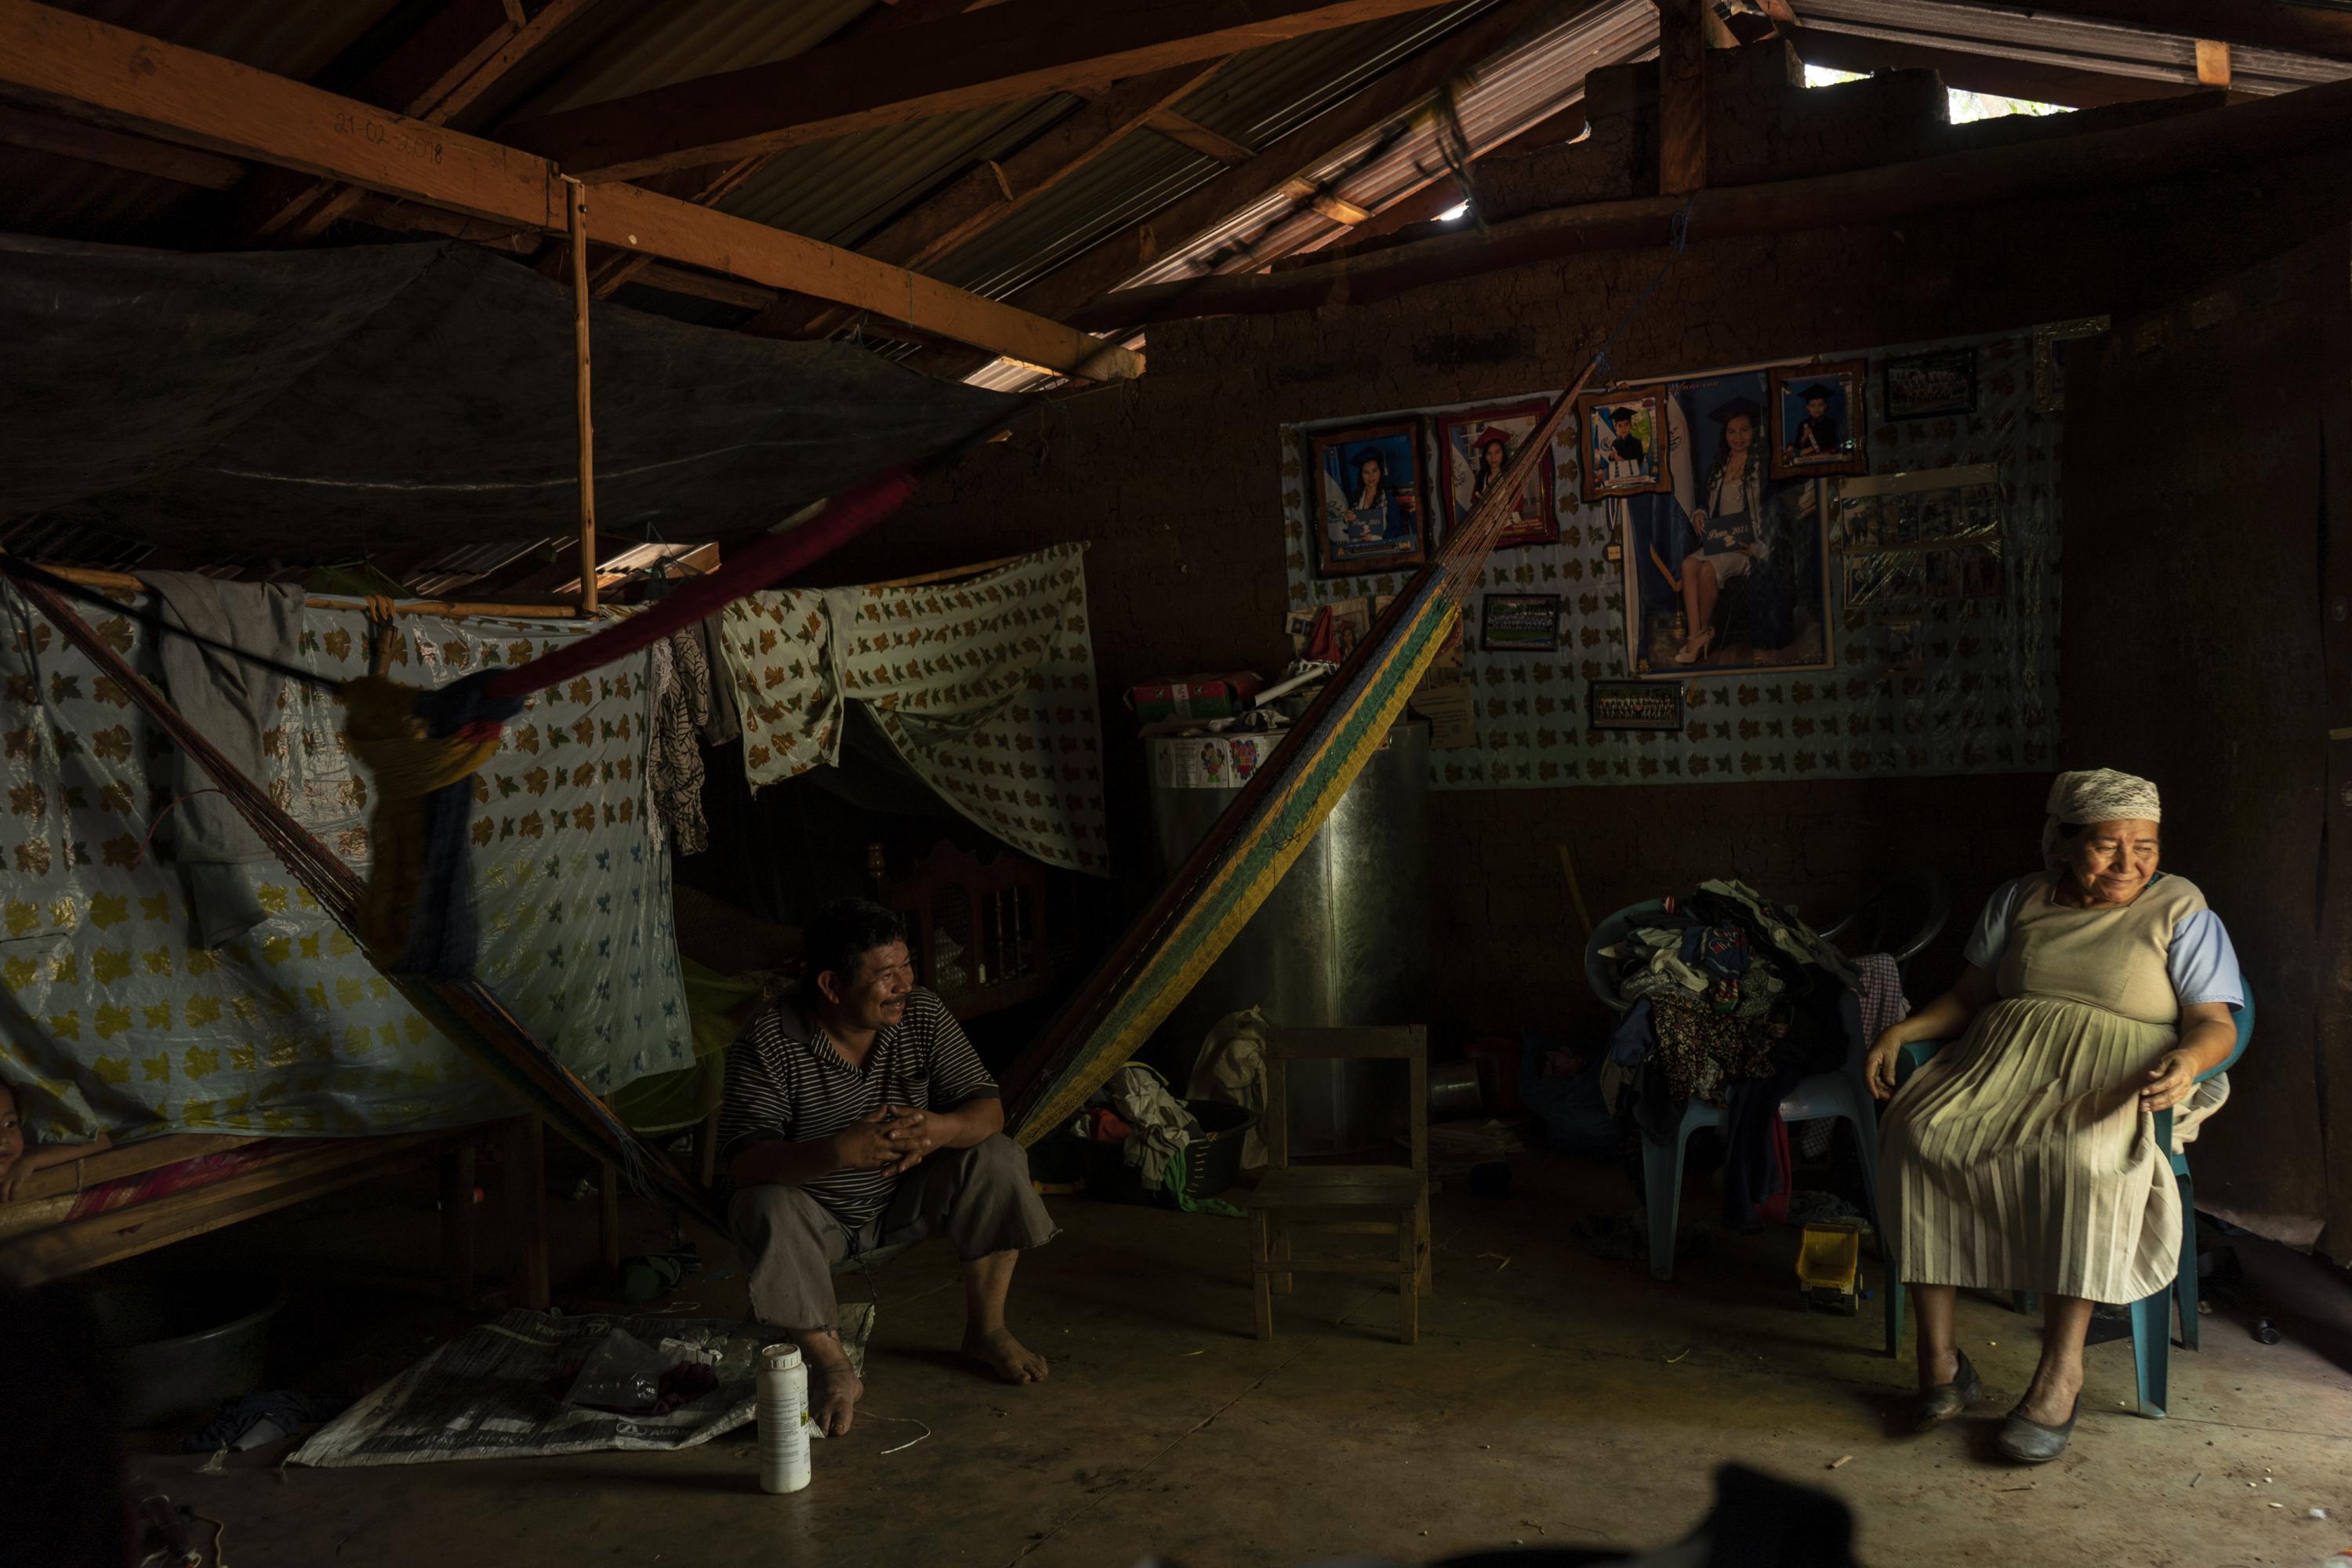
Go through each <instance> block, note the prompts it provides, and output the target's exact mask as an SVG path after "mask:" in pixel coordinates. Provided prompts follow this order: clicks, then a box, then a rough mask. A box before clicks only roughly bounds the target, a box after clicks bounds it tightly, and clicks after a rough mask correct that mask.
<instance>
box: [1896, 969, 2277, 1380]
mask: <svg viewBox="0 0 2352 1568" xmlns="http://www.w3.org/2000/svg"><path fill="white" fill-rule="evenodd" d="M2237 1025H2238V1041H2237V1044H2235V1045H2233V1046H2231V1047H2230V1054H2229V1055H2228V1056H2227V1057H2225V1058H2222V1059H2221V1062H2220V1064H2219V1065H2217V1066H2214V1067H2210V1068H2207V1069H2206V1070H2205V1071H2203V1072H2201V1073H2199V1074H2198V1075H2197V1081H2198V1082H2199V1083H2203V1082H2204V1081H2205V1080H2206V1079H2209V1078H2213V1077H2215V1076H2217V1075H2219V1074H2221V1073H2225V1072H2228V1071H2229V1070H2230V1069H2231V1068H2233V1067H2235V1066H2237V1065H2238V1058H2240V1057H2242V1056H2244V1055H2245V1054H2246V1047H2247V1045H2248V1044H2249V1043H2250V1042H2252V1039H2253V1037H2254V994H2253V993H2252V991H2251V990H2249V991H2248V992H2247V993H2246V1005H2244V1006H2242V1007H2241V1008H2239V1009H2238V1013H2237ZM1950 1043H1951V1042H1950V1041H1948V1040H1915V1041H1913V1042H1912V1043H1911V1044H1909V1045H1907V1046H1906V1047H1903V1052H1902V1055H1901V1056H1900V1057H1899V1058H1896V1061H1895V1088H1896V1089H1901V1088H1902V1086H1903V1085H1904V1084H1906V1083H1908V1082H1909V1081H1910V1080H1911V1075H1912V1074H1913V1073H1914V1072H1916V1071H1917V1070H1918V1069H1919V1068H1922V1067H1925V1066H1926V1065H1927V1061H1928V1059H1929V1058H1932V1057H1934V1056H1935V1054H1936V1053H1937V1051H1939V1050H1942V1049H1943V1048H1944V1047H1946V1046H1948V1045H1949V1044H1950ZM2156 1138H2157V1146H2158V1148H2161V1149H2163V1150H2164V1151H2166V1152H2167V1153H2168V1154H2169V1155H2170V1156H2171V1160H2172V1175H2173V1179H2174V1180H2175V1181H2176V1182H2178V1183H2179V1184H2180V1249H2179V1253H2178V1255H2177V1256H2176V1258H2175V1260H2174V1264H2173V1278H2172V1283H2171V1284H2170V1285H2169V1286H2168V1287H2167V1288H2166V1289H2162V1290H2158V1292H2156V1293H2155V1294H2154V1295H2152V1296H2148V1297H2146V1298H2144V1299H2143V1300H2137V1301H2134V1302H2133V1303H2132V1304H2131V1325H2132V1363H2133V1369H2134V1371H2135V1373H2137V1377H2138V1380H2139V1413H2140V1414H2141V1415H2147V1416H2150V1417H2152V1418H2155V1419H2158V1420H2161V1419H2162V1418H2163V1416H2164V1406H2165V1400H2166V1397H2167V1394H2168V1390H2167V1386H2166V1385H2167V1384H2168V1381H2169V1379H2170V1375H2171V1365H2172V1334H2171V1328H2172V1321H2171V1320H2172V1318H2173V1315H2174V1314H2175V1313H2176V1312H2178V1313H2179V1319H2180V1345H2181V1348H2182V1349H2183V1350H2192V1351H2193V1350H2195V1349H2196V1348H2197V1317H2198V1313H2197V1184H2196V1183H2195V1182H2194V1181H2192V1180H2191V1179H2190V1177H2189V1156H2188V1155H2187V1154H2185V1153H2183V1152H2180V1151H2179V1150H2176V1149H2174V1148H2173V1147H2172V1112H2171V1111H2169V1110H2159V1111H2158V1112H2157V1113H2156ZM1886 1268H1887V1274H1888V1279H1887V1282H1886V1353H1887V1354H1888V1355H1897V1354H1900V1353H1901V1350H1900V1347H1901V1345H1902V1342H1903V1317H1904V1311H1903V1307H1904V1301H1905V1299H1906V1295H1907V1294H1908V1293H1907V1292H1906V1290H1905V1289H1904V1287H1903V1285H1902V1283H1901V1282H1900V1281H1899V1280H1897V1279H1895V1278H1894V1277H1893V1276H1894V1272H1895V1260H1894V1259H1892V1258H1888V1259H1887V1260H1886ZM2034 1304H2035V1300H2034V1296H2033V1294H2032V1292H2031V1291H2025V1290H2021V1291H2019V1292H2018V1293H2017V1300H2016V1305H2017V1310H2019V1311H2021V1312H2030V1311H2032V1310H2033V1308H2034Z"/></svg>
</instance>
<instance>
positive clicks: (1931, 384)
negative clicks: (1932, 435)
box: [1878, 348, 1977, 420]
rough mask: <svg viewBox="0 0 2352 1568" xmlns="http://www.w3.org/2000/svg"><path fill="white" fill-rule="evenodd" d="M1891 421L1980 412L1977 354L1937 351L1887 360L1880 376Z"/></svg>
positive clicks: (1970, 351) (1880, 384)
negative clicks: (1978, 406)
mask: <svg viewBox="0 0 2352 1568" xmlns="http://www.w3.org/2000/svg"><path fill="white" fill-rule="evenodd" d="M1878 381H1879V388H1880V391H1881V393H1882V395H1883V396H1884V398H1885V406H1884V407H1883V408H1882V409H1881V410H1880V412H1881V413H1882V414H1883V415H1884V416H1885V417H1886V418H1888V419H1890V420H1899V419H1934V418H1937V417H1938V416H1944V415H1949V414H1974V413H1975V412H1976V411H1977V351H1976V350H1975V349H1974V348H1965V349H1937V351H1936V352H1934V353H1924V354H1905V355H1904V356H1903V357H1901V358H1900V359H1891V360H1888V361H1887V362H1886V363H1885V365H1884V366H1883V367H1882V368H1881V369H1880V371H1879V373H1878Z"/></svg>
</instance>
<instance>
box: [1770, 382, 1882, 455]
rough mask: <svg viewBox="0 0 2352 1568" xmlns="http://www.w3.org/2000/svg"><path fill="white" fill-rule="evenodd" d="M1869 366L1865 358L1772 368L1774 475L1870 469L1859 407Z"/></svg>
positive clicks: (1864, 411)
mask: <svg viewBox="0 0 2352 1568" xmlns="http://www.w3.org/2000/svg"><path fill="white" fill-rule="evenodd" d="M1868 370H1869V366H1868V364H1867V363H1865V362H1864V361H1862V360H1858V359H1850V360H1841V361H1839V362H1838V363H1834V364H1800V365H1782V366H1780V368H1778V369H1776V370H1774V371H1773V372H1772V373H1771V382H1772V393H1771V399H1770V404H1769V406H1770V409H1771V415H1772V477H1773V478H1774V479H1820V478H1822V477H1823V476H1824V475H1830V474H1866V473H1868V472H1870V455H1869V453H1868V451H1867V450H1866V449H1865V448H1864V441H1865V439H1866V434H1867V432H1866V427H1865V426H1866V421H1867V418H1868V415H1867V411H1866V410H1865V409H1864V406H1863V383H1864V380H1865V379H1866V378H1867V373H1868Z"/></svg>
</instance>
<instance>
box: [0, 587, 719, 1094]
mask: <svg viewBox="0 0 2352 1568" xmlns="http://www.w3.org/2000/svg"><path fill="white" fill-rule="evenodd" d="M85 618H87V619H89V620H90V621H91V622H92V623H93V625H94V626H96V627H97V630H98V632H99V634H100V636H101V637H104V638H106V639H107V641H108V642H109V643H110V645H111V646H112V647H115V648H116V649H117V650H118V651H120V652H121V653H123V654H124V655H126V656H127V657H128V658H130V659H131V662H132V665H133V667H134V668H138V669H139V670H140V671H141V673H142V674H144V675H147V676H148V677H149V678H150V679H154V677H155V676H156V674H157V673H158V664H159V661H158V659H157V657H156V649H155V647H154V643H153V634H152V633H151V632H150V631H149V630H148V629H147V628H146V627H144V626H142V625H140V624H139V623H137V622H135V621H132V620H131V619H129V618H127V617H116V618H113V619H109V618H107V617H106V616H104V615H102V614H100V613H98V612H95V611H92V612H88V613H87V614H86V616H85ZM582 635H584V631H583V629H581V628H573V627H570V626H561V625H558V624H555V623H550V622H546V621H530V622H505V621H485V620H468V621H466V622H464V623H462V624H459V623H454V622H448V621H441V620H430V619H422V618H413V617H403V618H402V619H401V620H400V622H399V623H398V624H397V625H396V626H394V628H393V630H392V632H391V634H390V648H389V652H390V657H391V670H390V673H391V674H392V675H393V677H394V679H399V680H403V681H406V682H410V683H414V684H418V685H439V684H442V683H445V682H446V681H448V680H450V679H455V678H456V677H457V676H459V675H462V674H464V673H466V672H467V671H468V670H472V669H478V668H481V667H482V666H484V665H499V664H512V663H517V662H521V661H525V660H528V659H531V658H537V657H539V656H540V655H541V653H542V652H544V651H546V650H547V649H549V648H551V647H555V646H557V645H559V644H561V643H563V642H566V641H569V640H571V639H572V638H574V637H580V636H582ZM367 637H368V634H367V623H366V620H365V618H364V616H362V614H361V613H359V612H358V611H356V610H350V611H346V610H319V609H311V610H308V611H305V612H304V631H303V635H302V654H301V658H302V659H303V662H305V663H306V664H308V665H309V667H310V668H312V669H315V670H317V671H319V672H320V673H321V674H323V675H328V676H332V677H335V678H338V679H341V678H346V677H350V676H354V675H359V674H362V673H364V672H365V668H366V664H367ZM649 668H650V661H649V659H648V658H645V657H640V658H635V659H631V660H627V661H624V663H622V664H621V665H619V666H617V667H615V668H611V669H607V670H602V671H599V672H598V673H597V674H595V675H594V676H590V677H583V678H582V679H578V680H574V681H572V682H570V683H569V684H568V685H566V686H564V687H563V688H562V689H558V690H554V691H544V692H541V693H539V694H538V695H536V696H534V697H533V698H532V699H530V706H529V707H528V708H527V709H526V710H525V711H524V712H523V713H522V714H521V715H520V717H519V718H517V719H516V720H515V721H514V722H513V723H511V724H509V726H508V729H507V734H506V738H505V741H504V742H503V744H502V745H501V746H500V748H499V752H498V754H497V757H496V758H495V759H494V761H493V763H492V764H491V765H490V766H489V767H488V768H486V769H484V770H483V772H482V773H480V774H478V775H477V778H476V780H475V802H476V805H475V817H474V822H473V826H472V838H473V845H474V871H475V879H476V896H477V898H478V900H479V907H480V912H481V922H482V955H481V962H480V965H479V970H478V973H479V974H480V976H481V978H482V980H483V981H484V982H485V983H486V984H488V985H489V986H490V987H491V988H492V989H494V990H496V991H497V992H498V993H499V995H500V996H501V997H502V998H503V999H504V1000H505V1001H506V1003H507V1005H509V1007H511V1008H512V1009H513V1010H514V1012H515V1014H516V1016H518V1017H519V1018H520V1019H521V1020H522V1021H523V1022H524V1023H525V1024H526V1025H527V1026H529V1027H530V1029H531V1030H532V1031H533V1032H534V1033H535V1034H537V1035H538V1036H539V1037H540V1038H541V1039H542V1040H543V1041H545V1042H546V1043H547V1044H548V1045H549V1046H550V1047H552V1048H553V1049H554V1051H555V1052H556V1054H557V1055H558V1056H559V1057H561V1058H562V1060H563V1062H564V1063H565V1065H567V1066H568V1067H570V1068H572V1070H573V1071H574V1072H576V1073H578V1074H579V1075H580V1076H581V1078H582V1079H584V1080H585V1081H586V1082H587V1084H588V1086H589V1087H590V1088H591V1089H596V1090H597V1091H599V1092H609V1091H610V1090H612V1089H618V1088H619V1087H621V1086H622V1085H623V1084H625V1083H627V1082H630V1081H631V1080H633V1079H637V1078H640V1077H643V1076H645V1075H646V1074H649V1073H656V1072H665V1071H668V1070H671V1069H673V1068H679V1067H683V1066H686V1065H688V1064H689V1063H691V1061H692V1060H693V1046H692V1042H691V1039H690V1037H689V1035H688V1019H687V1013H686V1007H685V1004H684V993H683V990H682V987H681V982H680V979H679V975H678V963H677V942H676V941H675V938H674V936H673V934H672V926H671V916H670V892H669V866H668V858H667V856H665V855H662V854H660V853H657V852H654V851H653V850H652V846H653V843H654V840H653V838H652V836H651V834H650V832H649V826H650V823H649V814H648V810H647V799H648V797H647V780H646V751H647V744H648V735H647V729H646V719H647V714H648V712H649V698H650V694H649V692H648V689H647V675H648V671H649ZM279 711H280V713H281V715H282V718H283V722H282V723H280V724H278V725H277V726H276V727H274V728H272V729H270V730H268V731H267V732H266V733H265V734H264V737H263V749H264V752H265V753H266V755H267V756H268V761H269V773H268V777H267V778H266V779H264V780H262V781H261V782H263V783H265V784H268V787H269V789H270V790H271V792H272V794H273V795H275V796H276V797H277V799H278V802H279V803H280V804H281V805H284V806H285V807H286V808H287V809H288V810H289V812H291V813H292V814H293V816H295V818H296V819H297V820H298V821H299V822H301V823H302V825H303V826H305V827H307V828H309V829H310V831H311V832H312V833H313V834H315V835H317V836H318V837H320V840H321V841H323V842H324V843H326V844H327V845H328V846H329V847H331V848H332V849H334V850H335V851H336V852H337V853H338V854H339V855H341V857H342V858H343V859H344V860H345V861H346V862H348V863H349V864H351V865H352V866H353V867H355V868H360V869H362V870H364V868H365V865H366V860H367V854H368V842H367V830H366V826H365V816H366V808H367V805H368V802H369V799H370V794H371V784H370V781H369V780H368V778H367V777H366V774H365V773H364V770H359V769H355V768H354V767H353V766H352V763H351V761H350V759H349V757H348V756H347V755H346V754H345V752H344V747H343V744H342V741H341V736H340V735H339V734H338V732H337V725H338V723H339V721H340V720H341V708H340V707H339V706H338V705H337V704H336V702H335V701H334V700H333V699H332V698H331V696H329V695H327V694H326V693H323V692H320V691H317V690H314V689H308V688H294V687H290V686H289V688H288V689H287V690H286V693H285V695H284V696H283V697H282V699H281V700H280V703H279ZM171 757H172V751H171V746H170V742H168V741H167V740H165V739H164V737H163V735H162V734H161V732H160V731H156V730H155V729H154V728H153V727H152V725H150V724H149V723H148V722H147V721H146V719H145V717H144V715H143V714H142V713H141V712H140V710H138V709H137V708H135V707H133V706H132V705H131V699H130V697H129V694H128V693H126V692H125V691H123V690H122V689H121V688H120V687H119V686H117V685H116V684H115V682H113V681H112V680H110V679H107V678H106V677H104V676H102V675H100V674H99V673H98V672H97V671H96V670H95V669H94V668H92V667H91V666H90V664H89V661H88V660H87V659H85V658H83V657H82V656H81V654H80V653H79V651H77V650H76V649H74V648H73V647H71V646H70V645H68V644H67V643H66V642H65V641H64V639H63V638H62V637H59V636H58V634H57V631H56V628H55V627H53V626H50V625H49V624H48V622H47V620H46V619H45V618H43V617H42V616H41V615H40V614H39V613H38V612H37V611H36V610H34V609H33V608H32V607H31V606H30V605H27V604H26V602H25V601H24V600H23V599H21V598H19V597H17V596H16V595H14V594H13V593H0V784H5V806H6V812H5V815H0V864H5V868H6V870H7V876H6V879H5V883H0V1078H5V1079H6V1080H7V1081H8V1082H9V1083H10V1084H11V1085H12V1086H14V1087H15V1089H16V1092H17V1096H18V1099H19V1100H20V1102H21V1103H22V1104H23V1106H24V1109H25V1110H26V1120H27V1121H28V1123H29V1126H30V1131H32V1133H33V1135H34V1137H35V1138H36V1139H37V1140H41V1141H79V1140H84V1139H87V1138H89V1137H90V1136H92V1135H93V1134H95V1133H96V1132H98V1131H101V1130H103V1131H109V1132H110V1133H112V1134H113V1135H114V1136H115V1137H116V1138H117V1139H121V1138H125V1137H130V1136H135V1135H140V1134H143V1133H148V1132H154V1131H230V1132H276V1133H291V1134H301V1133H348V1132H382V1131H406V1130H412V1129H418V1128H430V1127H446V1126H457V1125H462V1124H464V1123H467V1122H469V1121H481V1120H484V1119H486V1118H488V1117H491V1116H495V1115H499V1114H500V1113H502V1112H503V1111H504V1110H506V1109H507V1108H508V1105H509V1101H508V1100H507V1097H506V1095H505V1093H504V1091H503V1090H501V1089H499V1087H498V1086H497V1085H496V1083H495V1082H494V1081H493V1080H492V1079H489V1078H488V1076H487V1075H486V1074H484V1073H482V1072H479V1071H478V1070H477V1069H476V1068H475V1067H474V1065H473V1062H472V1058H469V1057H468V1056H467V1054H466V1053H465V1052H464V1051H463V1050H462V1049H461V1048H460V1047H457V1046H456V1045H454V1044H452V1043H451V1042H449V1041H448V1040H446V1039H445V1038H443V1037H442V1036H441V1035H440V1034H439V1033H438V1032H437V1031H436V1030H435V1029H434V1028H433V1026H431V1025H430V1024H428V1023H427V1022H426V1021H425V1019H424V1018H423V1017H422V1016H419V1015H418V1014H417V1013H416V1012H415V1010H414V1009H413V1008H411V1007H410V1006H409V1005H408V1004H407V1003H406V1002H405V1001H404V1000H403V999H402V998H401V996H400V995H399V994H398V993H397V992H395V991H394V989H393V987H392V984H391V983H390V982H389V981H387V980H386V979H384V977H383V975H381V974H379V973H376V971H375V969H374V968H373V966H372V965H370V964H369V963H368V962H367V961H366V959H365V958H364V957H363V956H362V955H361V953H360V952H358V950H357V947H356V944H355V943H354V942H352V939H351V937H350V936H349V935H348V934H346V933H345V932H344V931H342V930H341V928H340V927H339V926H337V925H335V924H334V922H333V921H330V920H329V919H328V918H327V917H326V915H325V914H324V913H323V912H322V911H321V910H320V909H319V907H318V905H317V903H316V901H315V900H312V898H311V897H310V893H309V892H308V891H307V890H306V889H304V888H303V887H302V886H301V885H300V884H299V882H297V881H295V880H294V879H293V878H292V877H291V876H290V875H289V874H288V873H287V872H286V871H285V870H284V869H283V868H282V867H279V866H278V865H277V864H275V863H274V862H268V863H264V864H261V865H258V866H255V867H251V868H240V869H241V870H244V871H246V872H247V874H249V875H250V876H251V877H252V879H253V882H254V895H255V897H256V899H257V900H258V902H259V904H260V907H261V908H262V909H263V910H265V911H266V913H267V917H268V918H266V919H265V920H264V921H262V923H261V924H260V925H258V926H257V927H255V928H254V929H253V930H252V931H250V932H249V933H247V936H246V937H244V938H241V939H239V940H237V941H234V942H228V943H226V944H224V945H223V946H221V947H219V948H216V949H208V948H205V947H202V946H199V945H197V944H196V942H195V940H194V927H193V923H192V920H191V915H190V910H189V906H188V900H187V894H186V890H185V886H184V880H183V878H182V876H181V872H180V868H178V867H177V866H176V865H175V864H174V863H173V860H172V858H171V854H170V846H171V840H172V823H173V816H172V815H170V814H168V813H167V811H166V807H167V806H168V805H169V804H170V801H171V799H172V798H173V784H172V780H173V776H174V771H173V768H172V766H171V765H170V763H171Z"/></svg>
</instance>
